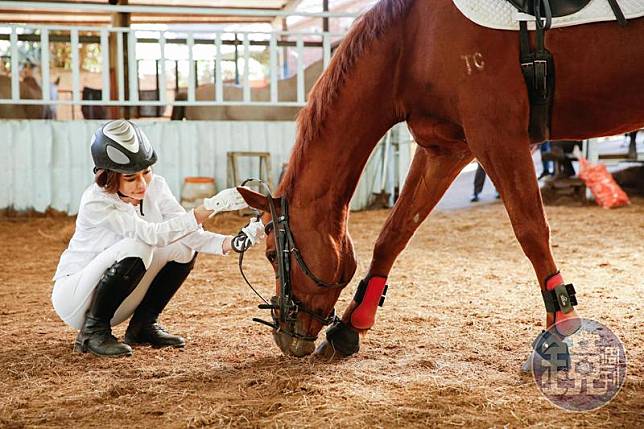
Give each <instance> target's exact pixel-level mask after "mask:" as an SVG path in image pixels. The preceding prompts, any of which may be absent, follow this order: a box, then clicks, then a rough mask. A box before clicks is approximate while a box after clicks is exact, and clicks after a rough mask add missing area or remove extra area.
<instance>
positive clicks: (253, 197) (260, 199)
mask: <svg viewBox="0 0 644 429" xmlns="http://www.w3.org/2000/svg"><path fill="white" fill-rule="evenodd" d="M237 190H238V191H239V193H240V194H241V196H242V197H243V198H244V201H246V203H248V205H249V206H251V207H252V208H254V209H257V210H260V211H263V212H268V211H270V207H269V205H268V197H266V196H265V195H262V194H260V193H259V192H255V191H253V190H252V189H248V188H244V187H242V186H238V187H237ZM273 202H274V203H275V205H276V206H278V205H279V199H277V198H273Z"/></svg>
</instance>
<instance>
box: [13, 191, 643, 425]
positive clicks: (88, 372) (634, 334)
mask: <svg viewBox="0 0 644 429" xmlns="http://www.w3.org/2000/svg"><path fill="white" fill-rule="evenodd" d="M548 213H549V216H550V223H551V228H552V235H553V240H552V242H553V246H554V251H555V255H556V257H557V259H558V261H559V264H560V267H561V270H562V272H563V273H564V275H565V277H566V279H568V281H573V282H574V283H575V285H576V287H577V291H578V297H579V300H580V306H579V307H578V309H579V310H580V312H581V314H582V315H583V316H586V317H590V318H594V319H597V320H599V321H601V322H603V323H604V324H606V325H608V326H609V327H610V328H611V329H612V330H613V331H614V332H615V333H616V334H617V335H619V337H620V338H621V339H622V341H623V343H624V345H625V348H626V351H627V357H628V359H629V362H628V374H627V378H626V383H625V386H624V388H623V390H622V391H621V392H620V393H619V395H618V396H617V398H616V399H615V400H614V401H613V402H611V403H610V404H609V405H607V406H606V407H604V408H602V409H600V410H598V411H594V412H588V413H570V412H562V411H560V410H559V409H558V408H556V407H555V406H553V405H551V404H550V403H549V402H548V401H547V400H546V399H545V398H544V397H542V396H541V394H540V393H539V391H538V390H537V388H536V386H535V384H534V382H533V380H532V378H531V376H529V375H523V374H520V373H519V367H520V365H521V363H522V362H523V361H524V360H525V358H526V356H527V354H528V350H529V347H530V343H531V341H532V339H533V338H534V336H535V335H536V334H537V333H538V332H539V330H540V329H541V324H542V320H543V316H544V314H543V304H542V301H541V297H540V295H539V293H538V289H537V286H536V280H535V278H534V274H533V272H532V268H531V266H530V264H529V262H528V260H527V259H526V258H525V257H524V255H523V253H522V252H521V249H520V247H519V245H518V243H517V242H516V240H515V239H514V236H513V234H512V230H511V228H510V224H509V221H508V218H507V216H506V214H505V211H504V210H503V208H502V206H501V205H500V204H493V205H490V206H486V207H479V208H475V209H472V210H468V211H459V212H439V213H435V214H433V215H432V216H431V217H430V219H429V220H428V221H427V222H426V223H425V224H424V225H423V226H422V227H421V228H420V230H419V232H418V234H417V235H416V237H415V238H414V240H413V241H412V243H411V244H410V246H409V247H408V248H407V250H406V251H405V252H404V253H403V254H402V256H401V257H400V258H399V260H398V262H397V263H396V265H395V267H394V270H393V273H392V275H391V277H390V281H389V282H390V284H391V286H390V292H389V296H388V301H387V305H386V307H385V308H384V309H382V310H381V311H380V314H379V316H378V317H379V318H378V322H377V323H376V326H375V328H374V329H373V330H372V332H370V333H369V335H368V336H367V337H366V338H365V339H364V340H363V343H362V350H361V351H360V353H359V354H358V355H357V356H355V357H353V358H350V359H347V360H343V361H339V362H331V363H329V362H319V361H312V360H309V359H304V360H300V359H295V358H286V357H284V356H282V355H281V354H280V353H279V350H278V349H277V347H276V346H275V345H274V344H273V342H272V339H271V335H270V333H269V330H268V328H264V327H263V326H260V325H258V324H256V323H253V322H251V317H253V316H258V315H260V311H259V310H257V309H256V304H257V303H258V302H257V301H258V300H257V299H256V297H255V296H254V295H253V293H252V292H251V291H250V290H249V289H247V287H246V286H245V285H244V284H243V283H242V280H241V277H240V276H239V274H238V271H237V260H236V259H235V258H234V257H227V258H222V257H214V256H203V257H201V258H200V260H198V262H197V267H196V269H195V271H194V272H193V275H192V276H191V277H190V278H189V279H188V281H187V283H186V284H185V285H184V287H183V288H182V289H181V290H180V291H179V292H178V294H177V296H176V297H175V299H174V300H173V301H172V302H171V303H170V306H169V308H168V310H167V311H166V312H165V313H164V315H163V318H162V322H163V323H164V324H165V325H166V326H167V327H169V329H170V330H171V332H173V333H178V334H181V335H183V336H185V337H186V339H187V341H188V345H187V347H186V348H185V350H154V349H150V348H139V349H136V350H135V354H134V356H132V357H131V358H126V359H119V360H109V359H99V358H95V357H92V356H90V355H87V354H86V355H79V354H75V353H72V342H73V339H74V336H75V332H74V331H73V330H72V329H70V328H68V327H66V326H65V325H64V324H63V322H61V321H60V320H59V319H58V318H57V316H56V314H55V313H54V311H53V309H52V307H51V305H50V301H49V296H50V292H51V282H50V281H49V279H50V277H51V276H52V274H53V272H54V269H55V267H56V264H57V261H58V257H59V254H60V253H61V252H62V250H63V249H64V248H65V246H66V243H67V240H68V239H69V237H70V236H71V232H72V229H73V219H71V218H66V217H48V218H16V219H6V218H5V219H3V220H0V242H1V243H2V246H1V247H0V285H1V287H0V329H1V332H2V341H1V342H0V380H1V386H2V387H1V389H2V392H1V393H0V427H7V428H22V427H177V428H179V427H202V426H216V427H220V426H234V427H304V426H309V427H330V426H333V427H343V428H344V427H434V426H458V427H462V426H464V427H499V428H500V427H513V428H514V427H606V428H616V427H629V428H633V427H638V426H639V427H642V426H644V367H643V363H644V330H643V326H644V264H643V262H642V261H643V260H644V252H643V249H644V247H643V244H644V200H641V199H640V200H637V201H635V202H634V203H633V204H632V205H631V206H630V207H627V208H623V209H617V210H614V211H607V210H603V209H601V208H598V207H594V206H588V207H549V208H548ZM386 215H387V212H386V211H378V212H368V213H355V214H352V216H351V225H350V228H351V233H352V235H353V237H354V241H355V246H356V249H357V252H358V255H359V257H360V266H359V269H358V274H357V276H356V277H357V278H356V279H354V282H353V283H352V284H351V286H350V287H349V288H348V290H346V291H345V292H344V294H343V296H342V297H341V302H340V303H339V305H338V309H339V310H342V309H343V308H344V305H345V304H346V302H347V301H348V300H349V299H350V298H351V296H352V294H353V290H354V288H355V285H356V283H357V280H358V279H359V277H360V276H362V275H364V273H365V271H366V267H367V265H368V263H369V258H370V252H371V248H372V245H373V242H374V241H375V239H376V236H377V233H378V230H379V228H380V226H381V225H382V222H383V221H384V219H385V217H386ZM243 222H244V221H243V220H241V219H240V218H236V217H234V216H229V217H225V218H223V219H217V220H216V221H215V223H214V225H211V226H210V229H214V230H217V231H221V232H233V231H235V230H237V229H238V228H239V227H240V226H241V224H242V223H243ZM262 255H263V249H254V250H253V251H252V252H251V253H250V254H249V255H248V257H247V270H248V274H249V276H250V278H251V279H253V280H254V281H256V282H257V283H258V284H260V286H261V289H262V290H263V291H264V292H265V293H266V294H267V295H269V294H270V290H271V288H272V285H271V279H272V272H271V270H270V267H269V265H268V263H267V262H265V261H264V260H263V256H262ZM305 256H306V255H305ZM263 315H264V316H266V314H263ZM124 329H125V326H124V325H121V326H118V327H117V328H116V329H115V332H116V334H117V335H122V334H123V331H124Z"/></svg>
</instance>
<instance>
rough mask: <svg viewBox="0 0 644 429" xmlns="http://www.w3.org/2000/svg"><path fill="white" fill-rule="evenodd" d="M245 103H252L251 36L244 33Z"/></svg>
mask: <svg viewBox="0 0 644 429" xmlns="http://www.w3.org/2000/svg"><path fill="white" fill-rule="evenodd" d="M243 94H244V102H249V101H250V40H249V34H248V33H244V87H243Z"/></svg>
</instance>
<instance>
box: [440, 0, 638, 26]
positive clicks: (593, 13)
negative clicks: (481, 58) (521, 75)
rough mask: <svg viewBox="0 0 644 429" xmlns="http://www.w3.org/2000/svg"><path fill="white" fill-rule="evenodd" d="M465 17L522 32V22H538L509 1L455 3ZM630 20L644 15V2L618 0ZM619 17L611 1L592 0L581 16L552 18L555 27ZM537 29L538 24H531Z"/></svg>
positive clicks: (576, 14)
mask: <svg viewBox="0 0 644 429" xmlns="http://www.w3.org/2000/svg"><path fill="white" fill-rule="evenodd" d="M453 2H454V5H455V6H456V7H457V8H458V10H460V11H461V13H462V14H463V15H465V17H467V18H468V19H469V20H471V21H473V22H475V23H476V24H478V25H481V26H483V27H488V28H494V29H497V30H516V31H518V30H519V20H522V21H534V17H533V16H530V15H527V14H524V13H520V12H519V11H518V10H517V9H516V8H515V7H514V6H512V4H510V2H508V1H506V0H453ZM617 3H619V6H620V8H621V9H622V12H623V13H624V16H625V17H626V19H632V18H639V17H641V16H644V0H617ZM615 20H616V18H615V14H614V13H613V10H612V9H611V8H610V5H609V4H608V1H607V0H592V1H591V2H590V3H589V4H588V6H586V7H585V8H583V9H582V10H580V11H579V12H577V13H574V14H572V15H568V16H562V17H560V18H553V19H552V28H557V27H569V26H571V25H579V24H588V23H591V22H601V21H615ZM528 28H529V29H531V30H533V29H534V22H532V23H529V24H528Z"/></svg>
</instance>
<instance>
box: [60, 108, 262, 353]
mask: <svg viewBox="0 0 644 429" xmlns="http://www.w3.org/2000/svg"><path fill="white" fill-rule="evenodd" d="M91 152H92V158H93V160H94V165H95V167H94V172H95V183H94V184H92V185H91V186H90V187H89V188H87V189H86V190H85V192H84V193H83V195H82V197H81V203H80V208H79V211H78V217H77V219H76V230H75V232H74V235H73V237H72V239H71V241H70V242H69V246H68V248H67V249H66V250H65V251H64V252H63V254H62V255H61V257H60V262H59V264H58V268H57V270H56V274H55V275H54V281H55V284H54V288H53V292H52V303H53V306H54V309H55V311H56V313H57V314H58V315H59V317H60V318H61V319H62V320H63V321H64V322H65V323H67V324H68V325H70V326H72V327H74V328H76V329H78V330H80V332H79V333H78V336H77V337H76V341H75V343H74V350H75V351H78V352H91V353H93V354H95V355H98V356H129V355H131V354H132V348H131V346H133V345H135V344H149V345H152V346H155V347H165V346H172V347H183V346H184V345H185V341H184V339H183V338H181V337H180V336H177V335H172V334H170V333H168V332H166V331H165V330H164V328H162V327H161V326H160V325H159V324H158V323H157V319H158V317H159V314H160V313H161V312H162V311H163V309H164V308H165V307H166V305H167V304H168V302H169V301H170V299H172V296H173V295H174V294H175V292H176V291H177V290H178V289H179V287H181V285H182V284H183V282H184V281H185V280H186V278H187V277H188V275H189V274H190V271H191V270H192V268H193V266H194V263H195V258H196V256H197V253H198V252H202V253H210V254H215V255H224V254H226V253H228V252H229V251H230V250H231V240H232V238H233V237H232V236H226V235H221V234H215V233H212V232H208V231H205V230H203V228H202V227H201V224H202V223H203V222H204V221H205V220H206V219H207V218H208V217H209V216H211V215H212V214H214V213H216V212H219V211H227V210H237V209H240V208H244V207H246V204H245V203H244V201H243V199H242V198H241V195H239V193H238V192H237V191H236V190H235V189H226V190H224V191H222V192H220V193H218V194H217V195H215V196H214V197H211V198H207V199H206V200H205V201H204V205H202V206H200V207H198V208H196V209H194V210H191V211H189V212H186V211H185V210H184V209H183V207H181V205H179V203H178V202H177V200H176V199H175V198H174V196H173V195H172V193H171V192H170V189H169V188H168V185H167V184H166V182H165V180H164V179H163V177H161V176H159V175H156V174H153V173H152V170H151V166H152V165H153V164H154V163H155V162H156V160H157V156H156V153H155V151H154V149H153V148H152V146H151V145H150V142H149V141H148V138H147V137H146V136H145V134H144V133H143V131H142V130H141V129H139V128H138V127H137V126H136V125H135V124H133V123H131V122H129V121H124V120H118V121H111V122H108V123H107V124H105V125H103V126H101V127H100V128H99V129H98V130H97V131H96V133H95V134H94V136H93V137H92V142H91ZM243 231H244V233H245V234H246V236H247V237H248V239H249V240H250V242H251V243H252V244H255V243H256V242H257V241H258V240H259V239H260V238H261V237H260V235H261V234H262V232H263V227H262V225H261V222H251V224H249V225H248V226H247V227H245V228H243ZM128 318H130V322H129V325H128V327H127V330H126V333H125V338H124V342H119V341H118V340H117V339H116V338H115V337H114V336H113V335H112V331H111V327H112V326H114V325H117V324H119V323H121V322H124V321H125V320H127V319H128Z"/></svg>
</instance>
